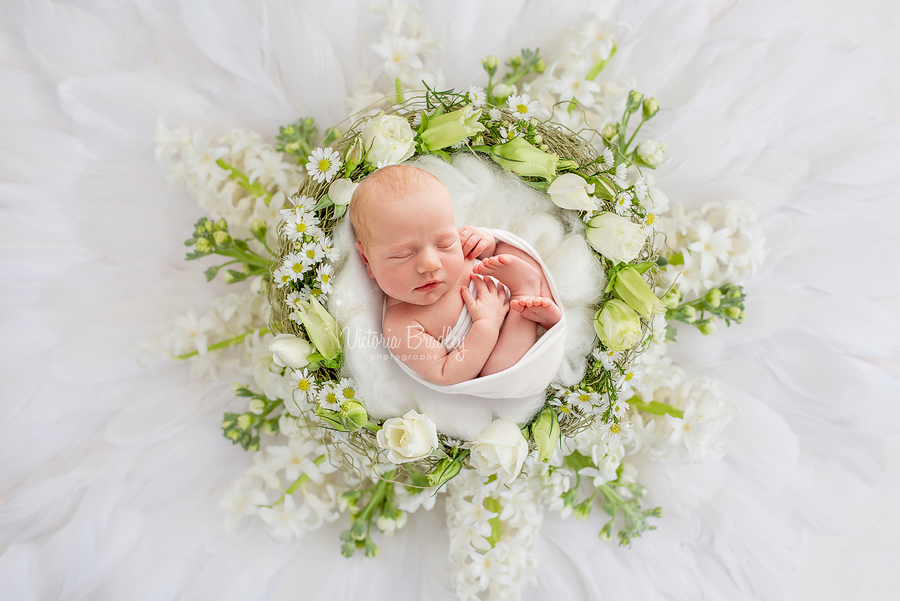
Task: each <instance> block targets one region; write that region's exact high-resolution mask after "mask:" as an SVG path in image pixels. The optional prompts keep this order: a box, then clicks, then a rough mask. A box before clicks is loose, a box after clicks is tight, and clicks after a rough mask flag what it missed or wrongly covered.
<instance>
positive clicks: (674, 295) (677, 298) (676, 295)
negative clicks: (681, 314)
mask: <svg viewBox="0 0 900 601" xmlns="http://www.w3.org/2000/svg"><path fill="white" fill-rule="evenodd" d="M682 298H683V297H682V295H681V292H679V291H678V289H677V288H674V287H673V288H671V289H669V291H668V292H666V295H665V296H664V297H662V303H663V305H665V307H666V309H674V308H675V307H677V306H678V305H679V303H681V299H682Z"/></svg>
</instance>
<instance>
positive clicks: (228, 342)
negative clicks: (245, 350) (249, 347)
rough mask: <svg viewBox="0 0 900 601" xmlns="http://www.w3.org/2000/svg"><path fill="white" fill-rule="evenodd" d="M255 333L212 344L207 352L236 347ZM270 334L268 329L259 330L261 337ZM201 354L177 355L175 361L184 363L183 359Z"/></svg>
mask: <svg viewBox="0 0 900 601" xmlns="http://www.w3.org/2000/svg"><path fill="white" fill-rule="evenodd" d="M256 331H257V330H253V332H256ZM253 332H244V333H243V334H238V335H237V336H235V337H234V338H229V339H228V340H223V341H222V342H217V343H215V344H211V345H209V346H208V347H206V350H207V351H217V350H219V349H223V348H226V347H229V346H234V345H235V344H240V343H241V342H243V341H244V338H246V337H247V334H252V333H253ZM268 333H269V328H268V327H265V328H262V329H261V330H259V335H260V336H262V335H263V334H268ZM199 354H200V351H194V352H192V353H185V354H184V355H176V356H175V359H177V360H179V361H182V360H183V359H188V358H190V357H193V356H194V355H199Z"/></svg>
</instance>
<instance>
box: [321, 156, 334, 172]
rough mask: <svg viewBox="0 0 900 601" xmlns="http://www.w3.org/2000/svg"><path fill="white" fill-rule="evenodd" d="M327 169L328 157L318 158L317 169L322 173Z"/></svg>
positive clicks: (328, 164)
mask: <svg viewBox="0 0 900 601" xmlns="http://www.w3.org/2000/svg"><path fill="white" fill-rule="evenodd" d="M329 169H331V161H329V160H328V159H320V160H319V171H321V172H322V173H325V172H326V171H328V170H329Z"/></svg>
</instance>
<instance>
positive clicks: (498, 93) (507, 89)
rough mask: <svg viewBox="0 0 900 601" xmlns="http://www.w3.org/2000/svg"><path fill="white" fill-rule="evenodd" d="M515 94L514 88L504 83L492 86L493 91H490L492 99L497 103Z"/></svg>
mask: <svg viewBox="0 0 900 601" xmlns="http://www.w3.org/2000/svg"><path fill="white" fill-rule="evenodd" d="M515 92H516V90H515V88H513V87H512V86H508V85H506V84H505V83H498V84H497V85H495V86H494V89H493V90H491V94H493V96H494V98H496V99H497V100H498V101H503V100H506V99H507V98H509V97H510V96H511V95H513V94H515Z"/></svg>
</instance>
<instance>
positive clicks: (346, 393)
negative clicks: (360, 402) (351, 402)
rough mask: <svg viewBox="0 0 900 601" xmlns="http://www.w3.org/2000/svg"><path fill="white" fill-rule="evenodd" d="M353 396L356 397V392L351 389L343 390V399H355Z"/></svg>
mask: <svg viewBox="0 0 900 601" xmlns="http://www.w3.org/2000/svg"><path fill="white" fill-rule="evenodd" d="M355 396H356V391H355V390H353V389H352V388H345V389H344V398H345V399H352V398H353V397H355Z"/></svg>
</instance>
